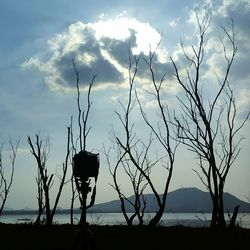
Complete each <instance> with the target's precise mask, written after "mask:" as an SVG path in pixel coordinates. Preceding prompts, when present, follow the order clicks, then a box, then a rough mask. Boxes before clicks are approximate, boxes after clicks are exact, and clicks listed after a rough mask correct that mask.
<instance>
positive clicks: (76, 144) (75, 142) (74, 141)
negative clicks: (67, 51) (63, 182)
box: [70, 60, 96, 224]
mask: <svg viewBox="0 0 250 250" xmlns="http://www.w3.org/2000/svg"><path fill="white" fill-rule="evenodd" d="M73 68H74V72H75V75H76V91H77V111H78V117H77V125H78V133H76V135H77V136H76V138H75V137H74V131H73V117H71V126H70V128H71V145H72V157H71V163H72V162H73V161H72V159H73V156H74V155H75V154H76V153H78V152H79V151H85V150H86V149H87V137H88V135H89V132H90V130H91V126H88V119H89V114H90V109H91V105H92V102H91V100H90V95H91V90H92V87H93V84H94V82H95V78H96V75H93V77H92V79H91V81H90V83H89V86H88V92H87V104H86V110H82V107H81V92H80V86H79V81H80V73H79V71H78V70H77V67H76V65H75V62H74V60H73ZM72 167H73V165H72ZM71 189H72V197H71V216H70V217H71V224H73V209H74V202H75V199H76V198H77V197H78V198H79V200H80V202H81V199H82V197H81V194H79V193H78V194H77V188H76V180H75V178H74V175H73V171H72V176H71ZM76 194H77V195H76ZM95 196H96V183H95V184H94V187H93V191H92V196H91V201H90V203H89V205H88V206H87V209H88V208H90V207H91V206H93V205H94V202H95Z"/></svg>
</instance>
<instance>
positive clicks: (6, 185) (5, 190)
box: [0, 139, 20, 216]
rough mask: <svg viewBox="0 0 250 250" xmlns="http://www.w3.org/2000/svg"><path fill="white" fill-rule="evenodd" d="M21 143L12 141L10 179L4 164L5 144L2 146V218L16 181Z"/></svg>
mask: <svg viewBox="0 0 250 250" xmlns="http://www.w3.org/2000/svg"><path fill="white" fill-rule="evenodd" d="M19 143H20V139H18V140H17V141H16V142H15V143H13V141H12V140H11V139H10V141H9V144H10V148H11V149H10V164H11V172H10V177H9V179H8V178H7V177H6V173H5V170H6V167H4V164H3V158H2V157H3V156H2V150H3V144H2V145H1V146H0V199H1V205H0V216H1V214H2V212H3V209H4V206H5V203H6V201H7V198H8V195H9V192H10V189H11V186H12V184H13V179H14V173H15V163H16V156H17V149H18V145H19Z"/></svg>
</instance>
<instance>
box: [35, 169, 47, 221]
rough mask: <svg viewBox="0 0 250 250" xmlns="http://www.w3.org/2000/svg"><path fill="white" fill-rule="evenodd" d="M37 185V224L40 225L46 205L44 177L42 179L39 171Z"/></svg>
mask: <svg viewBox="0 0 250 250" xmlns="http://www.w3.org/2000/svg"><path fill="white" fill-rule="evenodd" d="M36 183H37V203H38V215H37V218H36V221H35V224H40V223H41V216H42V214H43V211H44V209H45V204H44V194H43V181H42V177H41V174H40V171H39V169H38V171H37V177H36Z"/></svg>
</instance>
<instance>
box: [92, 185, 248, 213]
mask: <svg viewBox="0 0 250 250" xmlns="http://www.w3.org/2000/svg"><path fill="white" fill-rule="evenodd" d="M145 197H146V201H147V208H146V210H145V212H155V211H157V203H156V200H155V197H154V195H153V194H146V195H145ZM129 200H131V201H133V200H134V196H131V197H130V198H129ZM237 205H240V209H239V212H245V213H247V212H250V203H247V202H245V201H242V200H240V199H238V198H237V197H235V196H233V195H232V194H229V193H224V208H225V209H224V211H225V212H233V210H234V207H235V206H237ZM125 206H126V211H127V212H132V211H133V209H132V206H131V204H129V202H127V201H126V202H125ZM88 211H89V212H108V213H119V212H121V203H120V200H113V201H109V202H105V203H101V204H96V205H94V206H93V207H92V208H91V209H89V210H88ZM165 212H174V213H197V212H204V213H211V212H212V201H211V198H210V194H209V193H208V192H204V191H201V190H199V189H198V188H180V189H177V190H175V191H172V192H169V193H168V197H167V201H166V208H165Z"/></svg>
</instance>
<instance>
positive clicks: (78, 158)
mask: <svg viewBox="0 0 250 250" xmlns="http://www.w3.org/2000/svg"><path fill="white" fill-rule="evenodd" d="M73 163H74V167H73V173H74V176H75V177H79V178H80V179H82V180H85V179H88V178H90V177H94V178H97V176H98V173H99V154H93V153H90V152H87V151H80V152H79V153H78V154H75V156H74V157H73Z"/></svg>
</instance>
